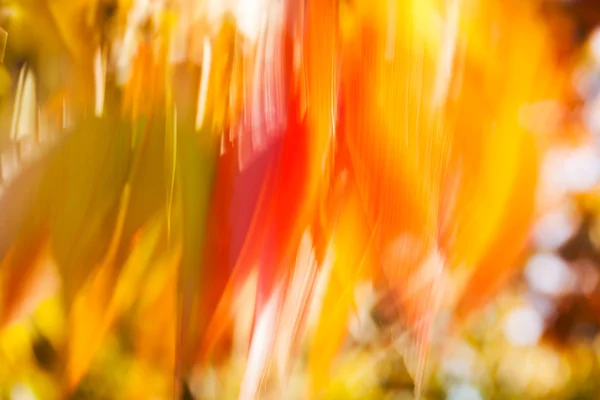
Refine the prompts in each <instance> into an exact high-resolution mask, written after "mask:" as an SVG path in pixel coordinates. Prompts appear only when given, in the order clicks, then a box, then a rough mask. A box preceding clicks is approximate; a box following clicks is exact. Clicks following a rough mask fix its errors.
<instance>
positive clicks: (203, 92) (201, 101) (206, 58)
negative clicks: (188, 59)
mask: <svg viewBox="0 0 600 400" xmlns="http://www.w3.org/2000/svg"><path fill="white" fill-rule="evenodd" d="M211 63H212V46H211V44H210V40H209V39H208V38H204V52H203V55H202V77H201V78H200V90H199V92H198V110H197V112H196V130H198V129H200V128H201V127H202V124H203V123H204V116H205V114H206V97H207V95H208V85H209V79H210V70H211Z"/></svg>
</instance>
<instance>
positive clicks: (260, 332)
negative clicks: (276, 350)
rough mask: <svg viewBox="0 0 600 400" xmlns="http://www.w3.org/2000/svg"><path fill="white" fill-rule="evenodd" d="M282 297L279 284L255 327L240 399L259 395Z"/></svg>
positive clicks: (273, 339)
mask: <svg viewBox="0 0 600 400" xmlns="http://www.w3.org/2000/svg"><path fill="white" fill-rule="evenodd" d="M281 299H282V293H281V284H278V285H277V288H276V289H275V291H274V292H273V294H272V295H271V298H270V299H269V301H268V302H267V305H266V306H265V308H264V310H263V311H262V313H261V315H260V316H259V317H258V322H257V324H256V328H255V329H254V335H253V337H252V343H251V344H250V352H249V354H248V363H247V365H246V371H245V372H244V378H243V379H242V385H241V388H240V396H239V399H240V400H253V399H256V398H257V396H258V393H259V389H260V385H261V382H262V380H263V377H264V374H265V372H266V370H267V366H268V361H269V355H270V353H271V349H272V348H273V344H274V341H275V333H276V331H277V312H278V310H279V308H280V305H281Z"/></svg>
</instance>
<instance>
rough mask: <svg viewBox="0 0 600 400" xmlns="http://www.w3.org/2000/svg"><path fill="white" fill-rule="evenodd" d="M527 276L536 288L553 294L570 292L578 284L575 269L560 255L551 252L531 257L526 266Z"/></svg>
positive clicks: (541, 291) (547, 293) (530, 283)
mask: <svg viewBox="0 0 600 400" xmlns="http://www.w3.org/2000/svg"><path fill="white" fill-rule="evenodd" d="M525 277H526V279H527V282H528V283H529V286H531V287H532V288H533V289H534V290H536V291H538V292H540V293H543V294H546V295H552V296H558V295H563V294H567V293H570V292H572V291H573V290H574V289H575V285H576V277H575V274H574V273H573V271H571V269H570V268H569V266H568V265H567V264H566V263H565V262H564V261H563V260H562V259H561V258H560V257H558V256H556V255H554V254H551V253H541V254H536V255H535V256H533V257H531V259H529V261H528V262H527V266H526V267H525Z"/></svg>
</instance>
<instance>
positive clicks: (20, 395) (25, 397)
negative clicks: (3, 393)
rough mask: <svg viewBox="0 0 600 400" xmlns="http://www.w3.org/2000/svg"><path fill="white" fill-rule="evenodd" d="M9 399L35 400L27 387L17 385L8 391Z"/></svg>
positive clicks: (21, 384) (34, 396)
mask: <svg viewBox="0 0 600 400" xmlns="http://www.w3.org/2000/svg"><path fill="white" fill-rule="evenodd" d="M10 399H11V400H37V397H36V395H35V394H34V393H33V391H32V390H31V389H30V388H29V386H27V385H25V384H23V383H18V384H16V385H14V386H13V387H12V389H11V390H10Z"/></svg>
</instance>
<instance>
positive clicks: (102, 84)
mask: <svg viewBox="0 0 600 400" xmlns="http://www.w3.org/2000/svg"><path fill="white" fill-rule="evenodd" d="M94 90H95V94H96V102H95V107H94V114H95V115H96V117H101V116H102V113H103V112H104V93H105V90H106V52H105V51H103V50H102V48H101V47H98V49H97V50H96V54H94Z"/></svg>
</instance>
